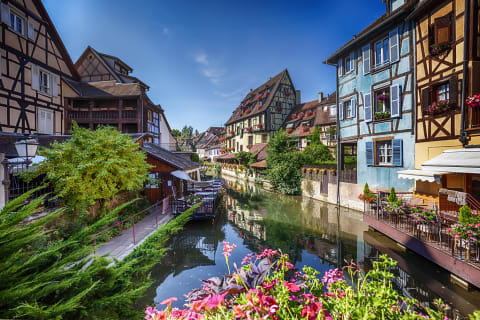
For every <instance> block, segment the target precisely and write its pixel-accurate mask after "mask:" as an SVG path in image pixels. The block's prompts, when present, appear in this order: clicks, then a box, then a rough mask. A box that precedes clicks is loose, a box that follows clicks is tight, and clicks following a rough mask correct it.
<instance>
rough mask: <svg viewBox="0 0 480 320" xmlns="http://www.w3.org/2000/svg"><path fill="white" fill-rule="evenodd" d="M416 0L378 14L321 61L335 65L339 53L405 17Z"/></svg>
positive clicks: (383, 30)
mask: <svg viewBox="0 0 480 320" xmlns="http://www.w3.org/2000/svg"><path fill="white" fill-rule="evenodd" d="M416 2H417V0H408V1H407V3H405V4H404V5H402V6H401V7H400V8H398V9H397V10H395V11H393V12H392V13H389V14H387V13H384V14H383V15H381V16H380V18H378V19H377V20H375V21H374V22H372V23H371V24H370V25H368V26H367V27H366V28H365V29H363V30H362V31H360V33H358V34H356V35H354V36H353V38H352V39H350V40H349V41H347V43H345V44H344V45H343V46H341V47H340V48H339V49H338V50H337V51H335V52H334V53H333V54H332V55H330V56H329V57H328V58H327V59H326V60H325V61H324V62H323V63H326V64H331V65H336V64H337V61H338V58H339V56H340V55H342V54H344V53H345V52H346V51H348V50H351V49H352V47H354V46H357V45H360V43H362V42H364V41H369V40H370V39H371V38H372V37H374V35H375V33H376V32H378V33H380V32H385V29H386V28H388V27H389V25H391V24H393V23H395V22H397V21H398V20H400V19H404V18H406V16H407V15H408V14H409V13H410V12H411V11H412V9H413V7H414V6H415V3H416Z"/></svg>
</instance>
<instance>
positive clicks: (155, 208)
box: [92, 196, 171, 254]
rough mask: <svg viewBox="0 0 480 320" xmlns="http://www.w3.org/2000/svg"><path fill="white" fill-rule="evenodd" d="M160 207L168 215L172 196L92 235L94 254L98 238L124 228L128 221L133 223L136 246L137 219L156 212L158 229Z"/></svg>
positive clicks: (133, 236)
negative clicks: (148, 212) (113, 230)
mask: <svg viewBox="0 0 480 320" xmlns="http://www.w3.org/2000/svg"><path fill="white" fill-rule="evenodd" d="M160 207H161V208H162V212H161V214H162V215H163V214H167V213H168V211H169V210H170V207H171V200H170V196H168V197H166V198H164V199H163V200H161V201H159V202H157V203H155V204H154V205H152V206H150V207H148V208H145V209H143V210H141V211H139V212H137V213H135V214H133V215H131V216H129V217H128V218H125V219H123V220H117V221H115V222H113V223H112V224H111V225H110V226H109V227H107V228H105V229H103V230H102V231H100V232H97V233H95V234H94V235H92V239H93V253H94V254H96V252H97V249H96V247H97V238H98V236H100V235H102V234H104V233H105V232H108V231H110V230H112V229H114V228H117V227H118V228H122V226H123V224H124V223H125V222H128V221H130V220H131V221H132V239H133V245H136V238H135V218H136V217H137V216H139V215H141V214H143V213H145V212H147V211H152V210H153V211H154V212H155V225H156V227H157V228H158V215H159V212H160Z"/></svg>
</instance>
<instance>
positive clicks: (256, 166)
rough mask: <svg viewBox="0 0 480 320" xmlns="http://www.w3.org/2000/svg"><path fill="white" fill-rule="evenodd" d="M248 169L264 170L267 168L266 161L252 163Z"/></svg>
mask: <svg viewBox="0 0 480 320" xmlns="http://www.w3.org/2000/svg"><path fill="white" fill-rule="evenodd" d="M250 167H254V168H266V167H267V160H261V161H258V162H255V163H252V164H251V165H250Z"/></svg>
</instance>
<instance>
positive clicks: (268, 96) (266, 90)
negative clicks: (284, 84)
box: [225, 69, 289, 125]
mask: <svg viewBox="0 0 480 320" xmlns="http://www.w3.org/2000/svg"><path fill="white" fill-rule="evenodd" d="M284 75H287V76H289V75H288V71H287V69H285V70H283V71H282V72H280V73H279V74H277V75H276V76H274V77H273V78H270V79H269V80H268V81H266V82H265V83H264V84H262V85H261V86H259V87H258V88H256V89H254V90H252V91H250V92H249V93H248V94H247V95H246V96H245V98H243V100H242V102H241V103H240V105H241V106H243V107H242V108H243V109H245V108H248V109H249V110H251V112H250V113H249V114H245V112H241V111H242V110H241V108H240V106H239V107H237V108H236V109H235V111H234V112H233V114H232V116H231V117H230V119H228V121H227V122H226V123H225V125H229V124H231V123H233V122H236V121H238V120H241V119H244V118H248V117H251V116H252V115H255V114H259V113H262V112H263V111H265V110H266V109H267V108H268V106H269V105H270V103H271V101H272V99H273V96H274V95H275V92H276V91H277V88H278V86H279V84H280V81H281V80H282V78H283V76H284ZM257 97H260V100H261V101H263V104H262V105H261V106H260V105H258V101H259V100H257ZM247 103H248V106H247Z"/></svg>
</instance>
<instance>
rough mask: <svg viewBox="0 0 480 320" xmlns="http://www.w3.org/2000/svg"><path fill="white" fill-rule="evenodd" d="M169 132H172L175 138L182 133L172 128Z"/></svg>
mask: <svg viewBox="0 0 480 320" xmlns="http://www.w3.org/2000/svg"><path fill="white" fill-rule="evenodd" d="M170 133H171V134H172V136H173V137H174V138H175V139H177V138H179V137H180V136H181V135H182V133H181V132H180V130H178V129H172V131H170Z"/></svg>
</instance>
